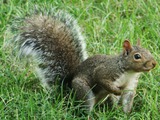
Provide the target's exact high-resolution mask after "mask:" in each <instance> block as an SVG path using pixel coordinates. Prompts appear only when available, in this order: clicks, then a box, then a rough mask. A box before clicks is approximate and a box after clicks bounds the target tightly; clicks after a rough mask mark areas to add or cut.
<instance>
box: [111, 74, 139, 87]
mask: <svg viewBox="0 0 160 120" xmlns="http://www.w3.org/2000/svg"><path fill="white" fill-rule="evenodd" d="M139 76H140V73H137V72H125V73H123V74H122V75H121V76H120V77H119V78H118V79H116V80H115V81H114V82H113V84H114V85H115V86H117V87H121V88H127V89H134V88H135V86H136V85H137V83H138V78H139Z"/></svg>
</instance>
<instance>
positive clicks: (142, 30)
mask: <svg viewBox="0 0 160 120" xmlns="http://www.w3.org/2000/svg"><path fill="white" fill-rule="evenodd" d="M33 5H38V6H42V5H43V6H46V7H47V8H48V9H49V8H51V7H50V6H55V7H57V8H58V9H63V10H66V11H67V12H69V13H70V14H72V15H73V16H74V17H75V18H76V19H77V21H78V23H79V25H80V26H81V27H82V31H83V33H84V35H85V36H86V43H87V50H88V53H89V55H90V56H91V55H93V54H98V53H100V54H116V53H118V52H120V51H121V50H122V42H123V40H125V39H130V41H131V42H132V43H136V40H137V39H138V38H140V39H141V42H142V46H143V47H145V48H147V49H149V50H150V51H151V52H152V53H153V55H154V56H155V59H156V60H157V62H158V65H157V67H156V68H155V69H154V70H152V71H151V72H149V73H145V74H143V75H142V76H141V78H140V80H139V85H138V88H137V96H136V98H135V101H134V105H133V110H132V113H131V114H130V115H126V114H124V113H123V112H122V110H121V108H112V109H108V108H107V107H106V106H105V105H103V107H100V106H97V107H96V108H95V109H94V110H93V112H92V113H91V115H90V116H91V118H92V119H95V120H97V119H98V120H121V119H123V120H124V119H126V120H128V119H131V120H150V119H152V120H156V119H157V120H158V119H159V118H160V74H159V71H160V68H159V58H160V57H159V56H160V55H159V53H160V40H159V38H160V12H159V11H160V1H159V0H132V1H131V0H130V1H128V0H99V1H98V0H87V1H82V0H80V1H77V0H72V1H70V0H66V1H61V0H48V1H47V0H43V1H42V0H33V1H32V2H31V1H25V0H12V1H9V0H8V1H7V0H1V1H0V28H1V29H0V113H1V114H0V119H1V120H5V119H7V120H10V119H11V120H13V119H16V120H25V119H29V120H31V119H33V120H51V119H52V120H59V119H62V120H71V119H77V120H81V119H82V120H83V119H85V120H86V119H87V117H86V115H85V114H83V110H81V109H80V108H79V106H78V105H75V104H74V103H75V100H74V97H73V94H70V93H67V92H68V91H66V93H65V94H64V91H63V89H62V88H57V87H55V88H54V90H53V92H51V93H46V92H45V90H44V89H43V88H42V86H41V85H40V83H39V80H38V79H37V78H36V77H35V75H34V73H33V72H32V66H30V65H28V66H25V65H24V64H23V62H20V61H18V60H17V59H16V57H15V56H14V54H11V53H13V51H12V49H11V48H10V47H2V46H3V44H4V43H6V42H7V41H8V40H9V39H10V37H11V36H10V32H8V30H7V29H8V27H9V26H10V25H11V23H14V22H15V21H14V18H15V17H19V16H25V15H27V13H28V12H29V11H30V10H32V9H33V8H32V7H31V6H33ZM70 92H71V90H70Z"/></svg>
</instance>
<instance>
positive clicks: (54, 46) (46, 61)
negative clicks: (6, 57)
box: [16, 12, 87, 86]
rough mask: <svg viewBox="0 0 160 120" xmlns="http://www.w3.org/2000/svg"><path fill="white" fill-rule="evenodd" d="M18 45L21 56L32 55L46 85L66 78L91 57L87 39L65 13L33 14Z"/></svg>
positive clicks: (21, 34) (40, 76)
mask: <svg viewBox="0 0 160 120" xmlns="http://www.w3.org/2000/svg"><path fill="white" fill-rule="evenodd" d="M22 24H23V26H22V27H21V28H20V29H19V34H18V37H17V38H16V42H17V43H18V46H19V52H20V55H24V56H27V57H28V56H31V57H33V58H34V60H35V61H36V63H37V73H38V76H39V78H40V79H41V80H42V83H43V84H44V85H45V86H48V85H52V84H53V83H54V80H55V79H56V78H57V77H59V78H60V79H62V80H63V79H65V78H66V77H68V76H70V75H71V74H72V72H73V71H74V69H75V68H76V67H77V65H79V64H80V63H81V62H82V61H84V60H85V59H86V58H87V54H86V51H85V42H84V38H83V36H82V34H81V32H80V28H79V26H78V25H77V22H76V21H75V20H74V19H73V18H72V17H71V16H70V15H68V14H66V13H64V12H57V13H55V15H54V16H48V15H42V14H37V15H32V16H31V17H27V18H25V20H24V22H23V23H22Z"/></svg>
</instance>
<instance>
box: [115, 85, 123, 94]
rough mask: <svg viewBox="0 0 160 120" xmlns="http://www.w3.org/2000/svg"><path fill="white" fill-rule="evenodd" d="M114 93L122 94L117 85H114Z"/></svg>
mask: <svg viewBox="0 0 160 120" xmlns="http://www.w3.org/2000/svg"><path fill="white" fill-rule="evenodd" d="M114 94H115V95H121V94H122V90H121V89H120V88H119V87H115V92H114Z"/></svg>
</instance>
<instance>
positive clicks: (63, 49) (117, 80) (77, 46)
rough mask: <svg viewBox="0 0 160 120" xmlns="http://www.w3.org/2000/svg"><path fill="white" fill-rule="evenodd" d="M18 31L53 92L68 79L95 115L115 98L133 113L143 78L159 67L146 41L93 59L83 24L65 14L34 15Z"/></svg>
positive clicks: (127, 44)
mask: <svg viewBox="0 0 160 120" xmlns="http://www.w3.org/2000/svg"><path fill="white" fill-rule="evenodd" d="M18 29H19V33H18V34H17V35H16V36H17V37H16V39H15V41H16V43H17V46H18V48H19V53H20V55H23V56H25V57H29V56H30V57H32V58H33V60H34V61H35V62H36V63H37V66H36V72H37V74H38V77H39V78H40V80H41V82H42V84H43V85H44V86H45V87H46V88H50V87H51V86H54V84H55V80H56V79H58V80H59V81H64V80H66V81H67V82H68V83H70V84H71V87H72V89H73V90H74V91H75V92H76V98H77V100H82V101H84V105H85V106H86V107H87V110H89V111H91V110H92V109H93V106H94V105H95V104H97V103H98V102H99V101H101V100H104V99H105V98H106V97H107V96H109V97H110V98H111V100H112V101H113V102H114V103H118V102H121V104H122V106H123V111H124V112H125V113H130V112H131V109H132V105H133V100H134V96H135V94H136V87H137V84H138V78H139V76H140V74H141V73H142V72H147V71H150V70H151V69H153V68H154V67H155V66H156V61H155V60H154V58H153V56H152V54H151V53H150V52H149V51H148V50H146V49H144V48H143V47H141V45H140V40H138V41H137V45H131V43H130V41H129V40H124V42H123V45H122V46H123V47H122V48H123V51H122V52H121V53H119V54H118V55H115V56H114V55H113V56H112V55H93V56H91V57H88V55H87V52H86V50H85V49H86V48H85V46H86V44H85V40H84V37H83V35H82V33H81V30H80V27H79V26H78V23H77V21H76V20H75V19H74V18H73V17H72V16H71V15H69V14H67V13H64V12H57V13H56V14H55V15H52V16H50V15H45V14H34V15H31V16H30V17H26V18H25V20H24V21H23V23H22V24H21V27H20V28H18Z"/></svg>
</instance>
